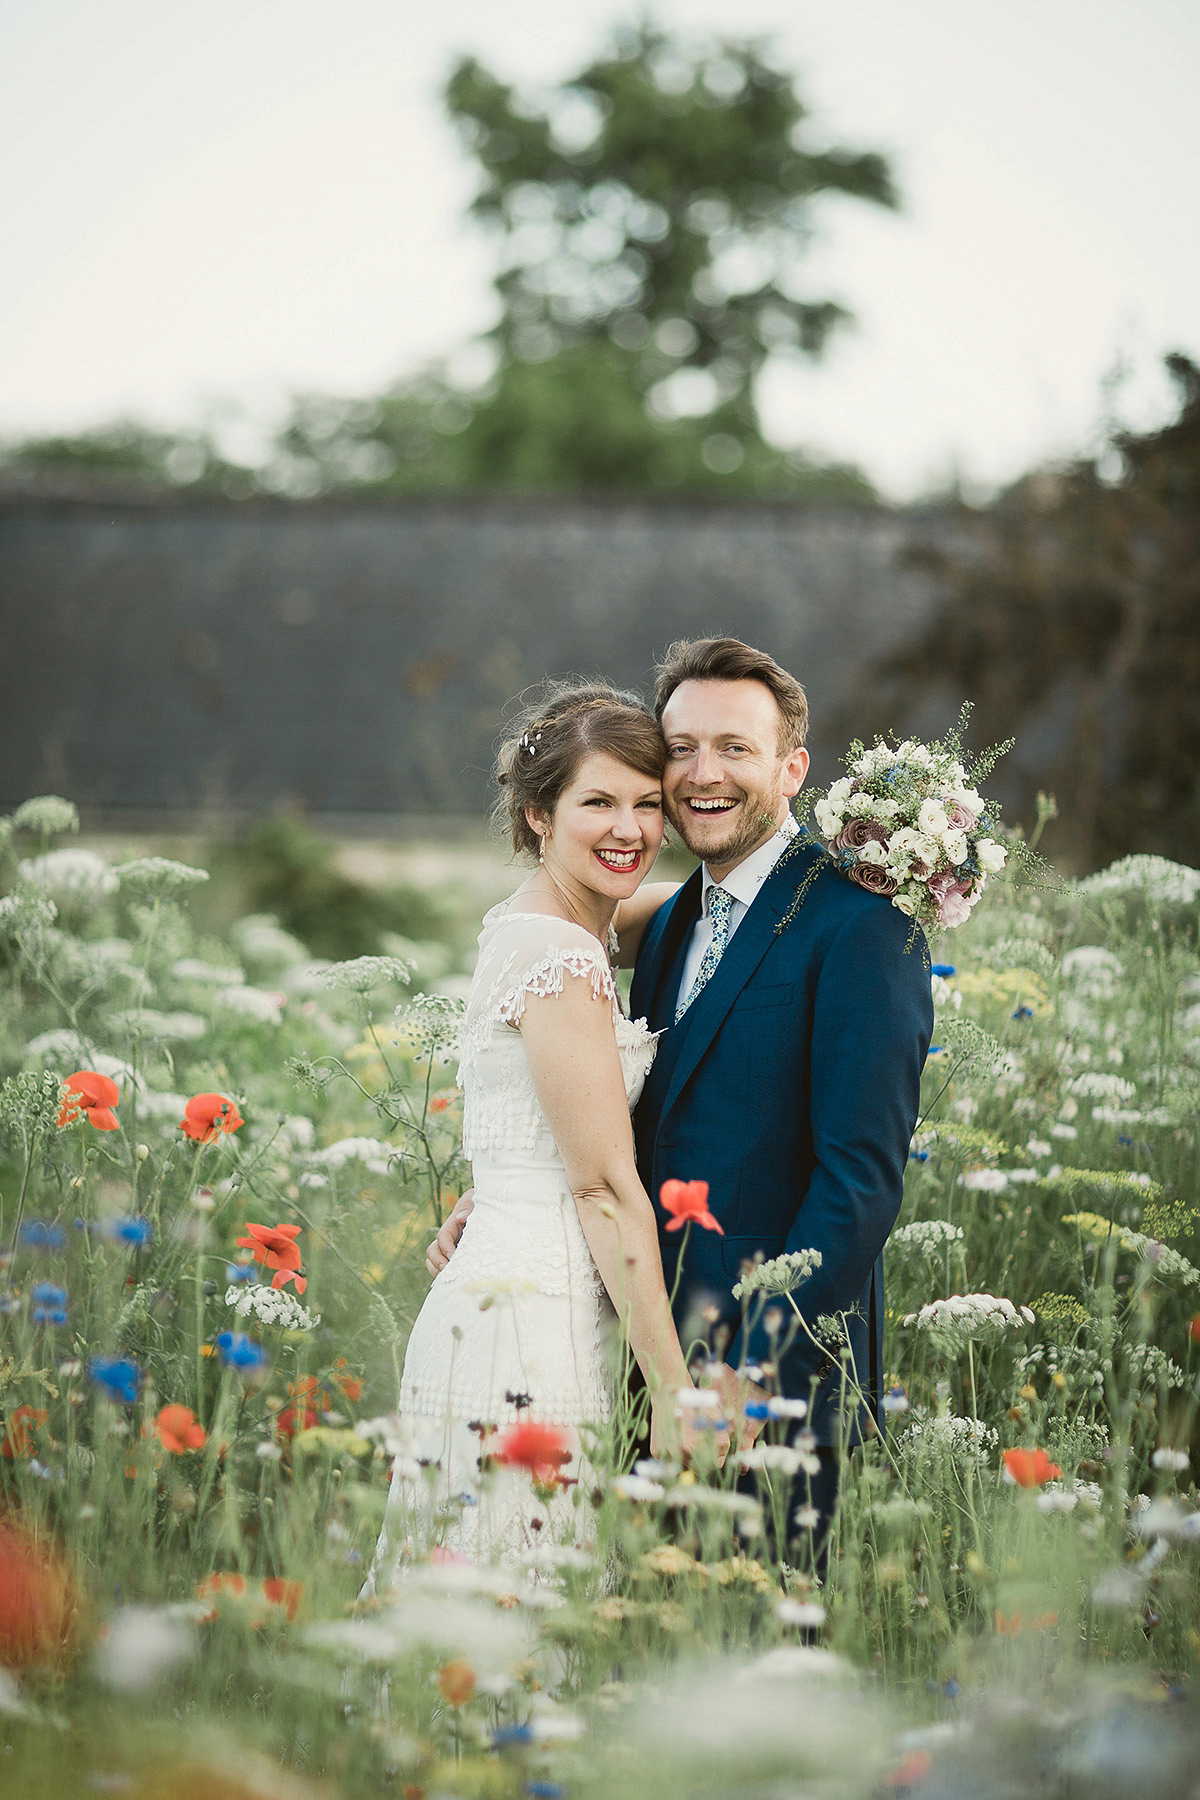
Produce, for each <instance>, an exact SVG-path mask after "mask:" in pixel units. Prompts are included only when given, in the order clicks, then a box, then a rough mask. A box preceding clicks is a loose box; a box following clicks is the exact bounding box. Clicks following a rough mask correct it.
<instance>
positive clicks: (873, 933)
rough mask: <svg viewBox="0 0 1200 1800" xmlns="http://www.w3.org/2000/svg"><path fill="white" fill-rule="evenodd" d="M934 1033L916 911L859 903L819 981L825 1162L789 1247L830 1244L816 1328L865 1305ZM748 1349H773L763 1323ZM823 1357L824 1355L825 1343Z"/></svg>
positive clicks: (818, 1123)
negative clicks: (861, 1301) (909, 915)
mask: <svg viewBox="0 0 1200 1800" xmlns="http://www.w3.org/2000/svg"><path fill="white" fill-rule="evenodd" d="M932 1031H933V999H932V994H931V990H930V981H929V970H928V965H927V962H926V957H925V945H924V940H923V939H922V938H920V937H918V939H917V941H916V942H915V943H910V927H909V921H908V920H907V919H906V918H905V917H904V916H903V914H901V913H900V912H898V911H897V910H896V909H895V908H894V907H890V906H872V907H870V908H862V909H859V908H855V910H854V912H853V913H852V914H851V916H850V917H849V918H848V919H847V921H846V923H845V924H844V925H843V927H842V929H841V930H840V931H839V932H838V934H837V935H836V937H835V938H834V940H833V942H832V944H831V945H830V947H829V950H828V952H827V954H826V957H825V960H824V963H823V965H822V967H821V971H820V974H819V976H818V979H817V990H816V996H815V1001H814V1010H813V1035H812V1074H811V1101H810V1117H811V1125H812V1141H813V1153H814V1157H815V1167H814V1169H813V1172H812V1176H811V1178H810V1180H809V1184H808V1188H807V1191H806V1193H805V1194H804V1197H803V1199H802V1200H801V1202H800V1206H799V1210H798V1211H797V1214H796V1218H795V1222H794V1223H793V1225H792V1228H791V1230H790V1232H789V1233H788V1239H787V1245H786V1248H787V1249H788V1250H789V1251H795V1250H818V1251H819V1252H820V1254H821V1266H820V1268H819V1269H817V1270H816V1271H815V1272H814V1274H813V1275H811V1276H810V1277H809V1279H808V1280H807V1281H806V1282H804V1284H803V1285H802V1286H801V1287H800V1288H798V1289H797V1290H796V1293H795V1295H794V1299H795V1301H796V1304H797V1306H798V1307H799V1309H800V1311H801V1313H802V1315H803V1317H804V1319H805V1321H806V1322H807V1324H808V1325H809V1326H810V1328H814V1329H815V1326H816V1321H817V1319H818V1318H819V1317H820V1316H821V1315H822V1314H825V1313H829V1314H832V1313H839V1312H846V1311H848V1310H849V1309H850V1308H851V1307H853V1306H854V1305H855V1303H856V1302H857V1300H858V1297H859V1295H860V1294H861V1292H862V1290H863V1288H864V1287H865V1285H866V1283H867V1279H868V1277H869V1276H870V1273H871V1269H872V1267H873V1265H874V1263H875V1259H876V1258H877V1256H878V1255H879V1253H880V1251H881V1250H882V1249H883V1246H884V1244H885V1243H886V1242H887V1239H888V1236H889V1234H890V1232H891V1230H892V1227H893V1225H894V1224H895V1222H896V1216H897V1214H898V1213H899V1211H900V1203H901V1199H902V1196H903V1189H904V1171H905V1168H906V1166H907V1162H908V1151H909V1145H910V1143H911V1141H912V1132H913V1126H914V1124H915V1123H916V1119H917V1114H918V1111H919V1108H920V1096H921V1071H922V1069H923V1068H924V1066H925V1058H926V1056H927V1054H928V1051H929V1040H930V1036H931V1034H932ZM797 1348H798V1349H799V1348H801V1345H800V1344H797ZM810 1348H812V1347H811V1346H810ZM745 1354H746V1356H747V1357H748V1359H750V1360H755V1361H762V1360H764V1359H765V1358H767V1357H768V1356H769V1355H770V1348H769V1341H768V1339H767V1335H766V1332H765V1329H764V1328H763V1326H762V1324H761V1322H760V1323H759V1325H758V1326H757V1328H756V1329H755V1331H754V1333H753V1334H752V1338H751V1342H750V1343H749V1344H748V1345H746V1347H745ZM813 1357H814V1359H816V1360H819V1357H818V1356H817V1353H816V1351H815V1348H813ZM859 1375H860V1379H863V1378H865V1377H866V1376H867V1371H866V1370H861V1371H860V1372H859Z"/></svg>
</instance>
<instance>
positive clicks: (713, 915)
mask: <svg viewBox="0 0 1200 1800" xmlns="http://www.w3.org/2000/svg"><path fill="white" fill-rule="evenodd" d="M732 911H733V895H732V894H731V893H730V892H729V891H728V889H727V888H723V887H710V888H709V890H708V915H709V917H710V919H711V920H712V942H711V943H710V944H709V946H708V949H707V950H706V951H705V952H704V956H703V958H702V960H701V963H700V967H699V968H698V969H697V970H696V979H695V981H693V983H692V985H691V988H690V989H689V990H688V993H687V995H686V996H685V998H684V999H682V1000H681V1001H680V1002H679V1005H678V1006H677V1007H676V1009H675V1023H676V1024H678V1023H679V1021H680V1019H682V1017H683V1015H684V1013H685V1012H686V1011H687V1009H688V1007H689V1006H690V1005H691V1004H692V1001H693V1000H694V999H695V998H696V995H697V994H698V993H699V992H700V989H701V988H702V987H704V986H705V985H706V984H707V982H708V981H710V980H711V978H712V973H713V970H714V969H715V968H716V966H717V964H718V963H719V962H720V960H721V957H722V955H723V954H724V951H725V946H726V944H727V943H728V942H729V915H730V913H731V912H732Z"/></svg>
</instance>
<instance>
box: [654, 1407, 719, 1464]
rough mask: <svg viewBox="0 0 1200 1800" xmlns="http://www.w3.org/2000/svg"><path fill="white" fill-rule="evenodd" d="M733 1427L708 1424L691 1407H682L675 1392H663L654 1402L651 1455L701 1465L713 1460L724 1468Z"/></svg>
mask: <svg viewBox="0 0 1200 1800" xmlns="http://www.w3.org/2000/svg"><path fill="white" fill-rule="evenodd" d="M730 1442H731V1440H730V1433H729V1426H728V1423H727V1422H726V1421H725V1420H722V1421H721V1423H720V1424H719V1425H706V1424H702V1423H701V1422H700V1415H698V1414H697V1413H696V1412H695V1411H694V1410H693V1409H691V1408H690V1407H689V1408H687V1409H684V1408H681V1407H680V1406H679V1405H678V1404H677V1401H676V1396H675V1394H673V1393H665V1392H664V1393H659V1394H657V1395H655V1396H654V1397H653V1398H652V1399H651V1401H650V1454H651V1456H656V1457H664V1458H666V1459H668V1460H670V1459H672V1458H674V1457H679V1458H680V1459H681V1460H682V1461H683V1462H685V1463H695V1464H699V1465H700V1467H701V1468H703V1467H704V1466H705V1465H707V1464H709V1463H712V1464H715V1466H716V1467H717V1468H718V1469H721V1468H724V1466H725V1459H726V1457H727V1456H728V1455H729V1450H730Z"/></svg>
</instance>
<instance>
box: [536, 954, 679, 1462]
mask: <svg viewBox="0 0 1200 1800" xmlns="http://www.w3.org/2000/svg"><path fill="white" fill-rule="evenodd" d="M521 1032H522V1035H523V1037H524V1039H525V1049H526V1054H527V1055H528V1057H529V1067H530V1071H531V1074H532V1076H533V1085H534V1089H535V1091H536V1093H537V1097H538V1100H539V1102H540V1104H541V1107H542V1110H543V1112H544V1113H545V1115H546V1118H547V1120H548V1121H549V1124H550V1129H551V1131H552V1132H553V1134H554V1140H555V1142H556V1144H557V1145H558V1147H559V1149H560V1150H561V1151H562V1155H563V1160H564V1162H565V1164H566V1169H567V1180H568V1181H569V1182H570V1185H571V1192H572V1193H573V1194H574V1196H575V1204H576V1206H577V1207H578V1209H579V1221H580V1224H581V1225H582V1226H583V1234H584V1236H585V1238H586V1239H587V1243H588V1248H589V1249H590V1250H591V1253H592V1256H593V1257H594V1258H595V1262H596V1267H597V1268H598V1269H599V1271H600V1275H601V1278H602V1280H603V1282H604V1285H605V1287H606V1288H607V1289H608V1292H609V1295H610V1297H611V1299H612V1303H613V1305H614V1307H615V1308H616V1310H617V1313H618V1315H619V1317H620V1319H621V1322H622V1324H623V1326H624V1328H625V1331H626V1333H627V1334H628V1338H629V1345H630V1348H631V1350H632V1351H633V1354H634V1356H635V1357H636V1358H637V1361H638V1366H639V1367H640V1369H641V1371H642V1374H643V1375H644V1376H645V1379H646V1386H647V1387H648V1388H649V1390H650V1395H651V1399H652V1401H653V1402H654V1407H655V1413H656V1414H659V1409H660V1407H664V1408H665V1410H664V1412H663V1413H662V1414H661V1415H660V1416H659V1423H660V1426H661V1424H662V1421H663V1419H664V1418H666V1417H669V1416H670V1415H671V1413H673V1410H674V1396H675V1393H676V1392H677V1390H678V1389H679V1388H681V1387H690V1386H691V1385H692V1382H691V1377H690V1376H689V1374H688V1369H687V1363H686V1361H685V1360H684V1355H683V1351H682V1349H681V1348H680V1344H679V1336H678V1333H677V1332H676V1330H675V1323H674V1320H673V1319H672V1317H671V1305H670V1301H669V1299H668V1297H667V1290H666V1284H665V1282H664V1280H663V1270H662V1258H661V1256H660V1255H659V1249H658V1229H657V1226H656V1223H655V1218H654V1208H653V1207H652V1205H651V1203H650V1197H649V1195H648V1194H647V1193H646V1190H645V1188H644V1187H643V1186H642V1184H641V1181H640V1180H639V1179H638V1172H637V1164H636V1162H635V1160H634V1149H633V1127H632V1125H631V1123H630V1118H629V1102H628V1100H627V1098H626V1095H625V1081H624V1077H623V1075H622V1072H621V1059H620V1056H619V1055H618V1053H617V1043H616V1038H615V1036H614V1034H613V1026H612V1012H611V1008H610V1003H609V1001H608V1000H607V999H606V998H604V997H596V996H594V995H593V993H592V985H591V982H590V981H587V980H579V979H568V980H567V981H566V982H565V984H564V987H563V992H562V993H561V994H559V995H552V996H546V997H541V998H533V997H531V998H530V999H529V1000H528V1001H527V1002H526V1006H525V1012H524V1016H523V1018H522V1020H521Z"/></svg>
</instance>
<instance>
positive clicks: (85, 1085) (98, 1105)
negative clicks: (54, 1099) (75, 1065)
mask: <svg viewBox="0 0 1200 1800" xmlns="http://www.w3.org/2000/svg"><path fill="white" fill-rule="evenodd" d="M63 1090H64V1091H63V1103H62V1106H61V1108H60V1109H59V1114H58V1122H59V1124H60V1125H73V1124H74V1122H75V1120H76V1119H78V1118H80V1117H83V1118H85V1119H86V1120H87V1122H88V1124H89V1125H94V1126H95V1127H96V1130H97V1131H119V1130H120V1129H121V1127H120V1122H119V1121H118V1119H117V1115H116V1113H115V1112H114V1111H113V1107H114V1106H116V1105H117V1103H118V1101H119V1100H120V1098H121V1090H120V1088H119V1087H118V1086H117V1084H116V1082H115V1081H112V1080H110V1079H109V1077H108V1076H107V1075H101V1074H99V1072H98V1071H97V1070H95V1069H76V1071H75V1073H74V1075H68V1076H67V1078H66V1080H65V1081H64V1082H63Z"/></svg>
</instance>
